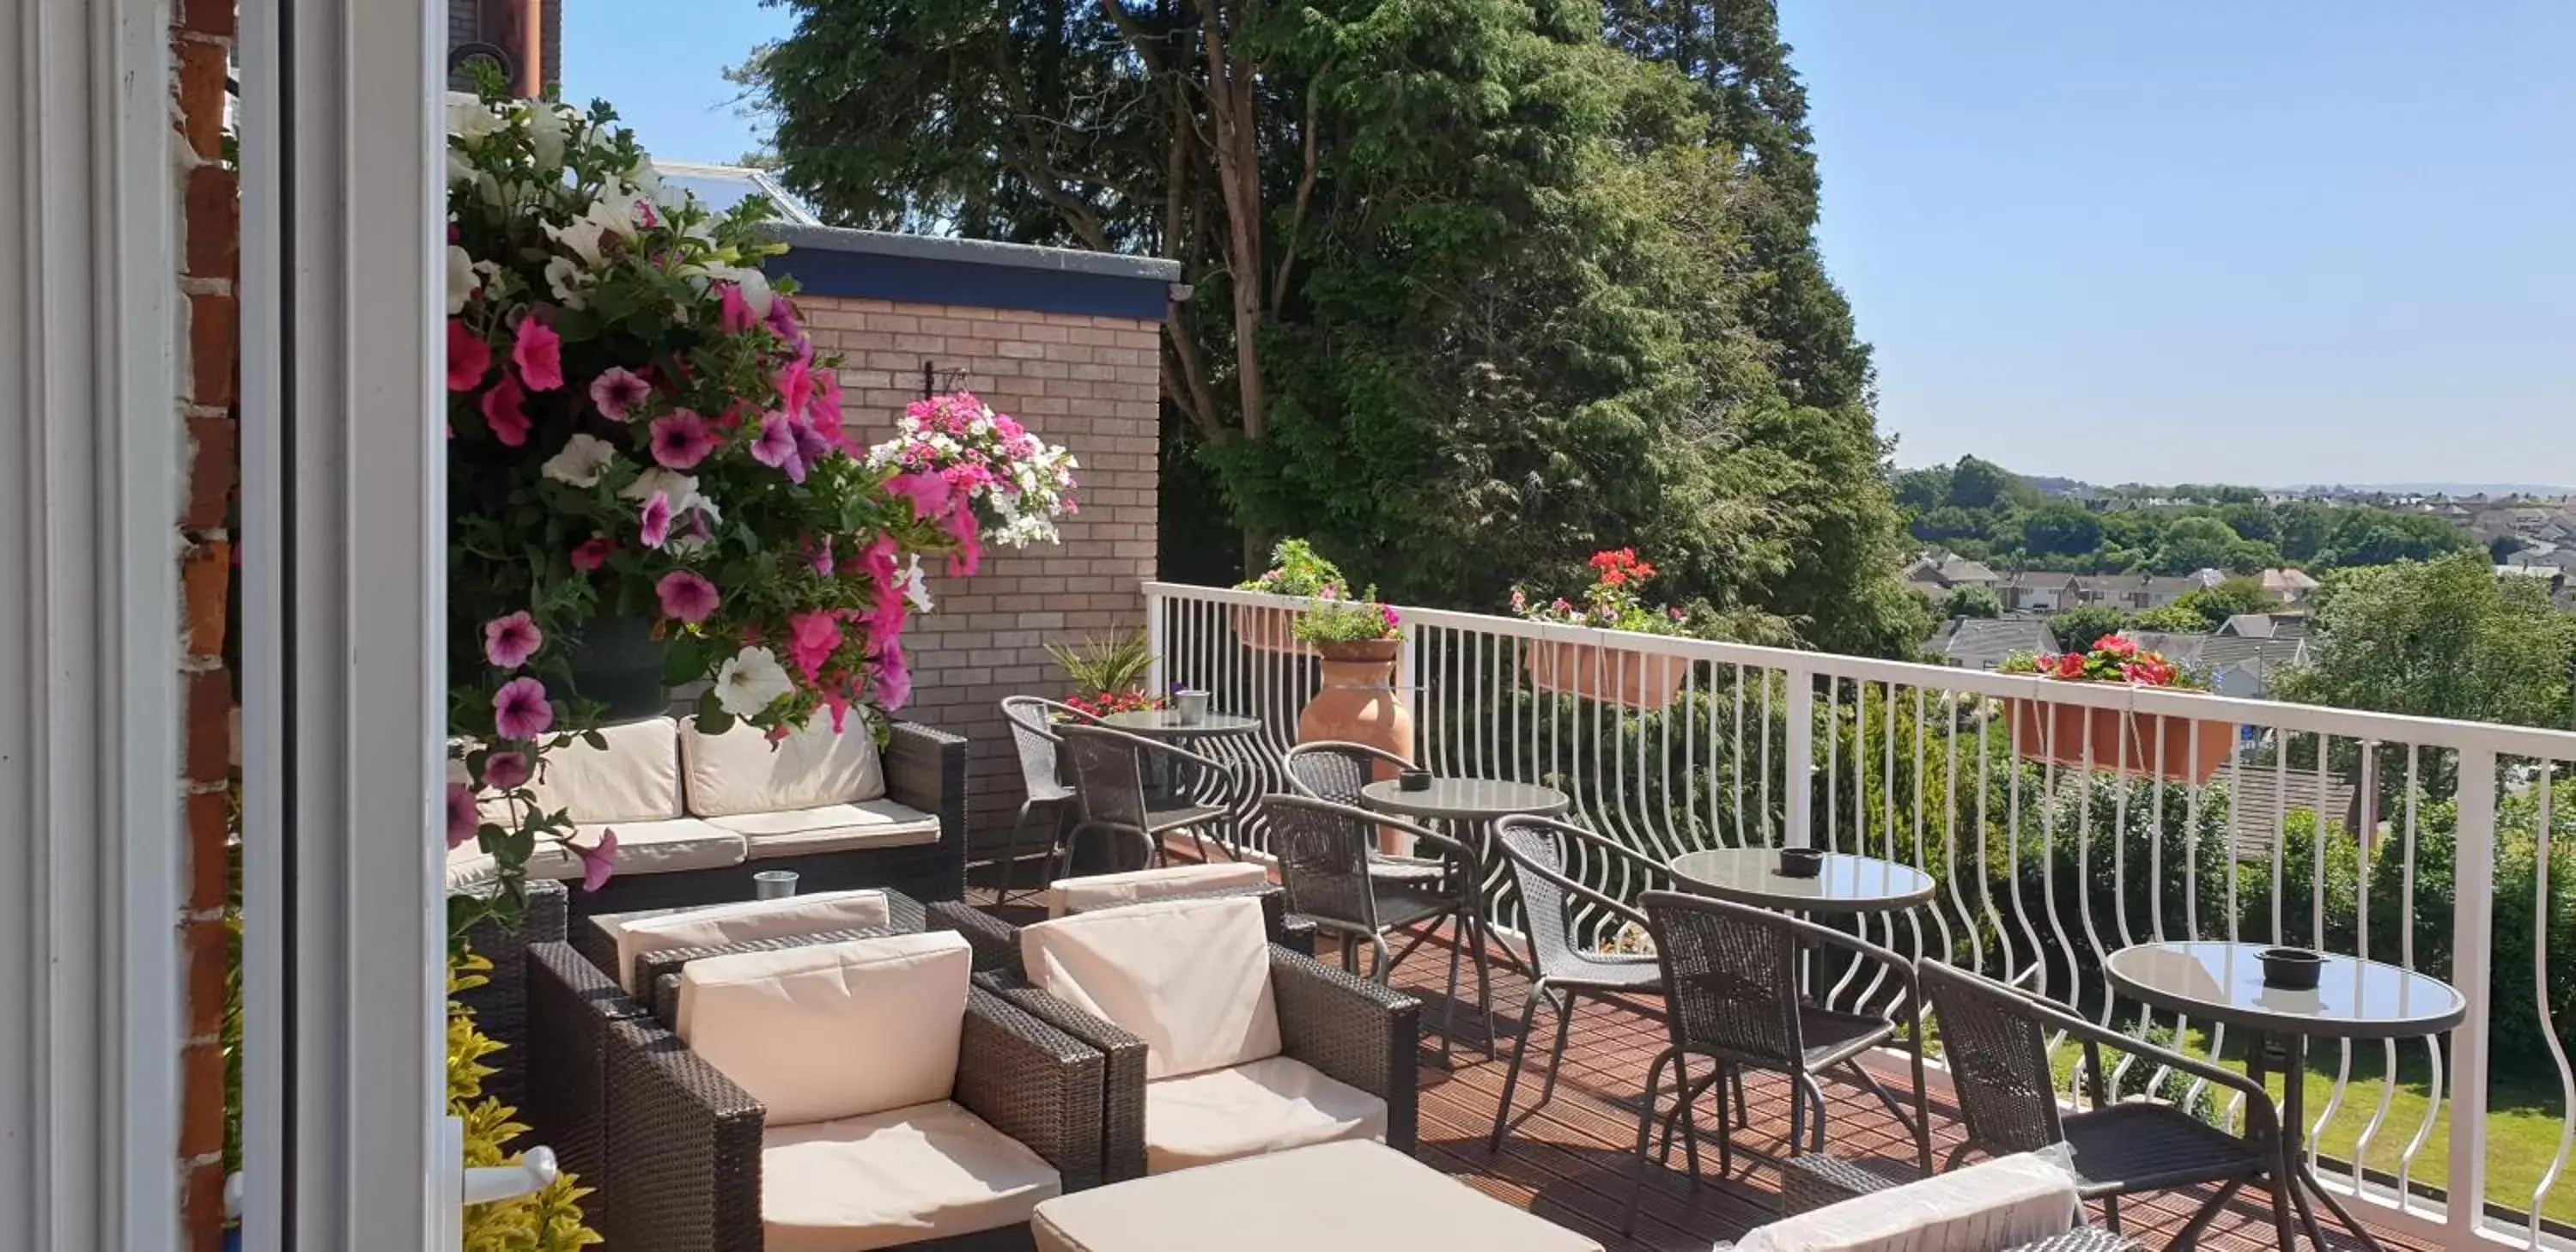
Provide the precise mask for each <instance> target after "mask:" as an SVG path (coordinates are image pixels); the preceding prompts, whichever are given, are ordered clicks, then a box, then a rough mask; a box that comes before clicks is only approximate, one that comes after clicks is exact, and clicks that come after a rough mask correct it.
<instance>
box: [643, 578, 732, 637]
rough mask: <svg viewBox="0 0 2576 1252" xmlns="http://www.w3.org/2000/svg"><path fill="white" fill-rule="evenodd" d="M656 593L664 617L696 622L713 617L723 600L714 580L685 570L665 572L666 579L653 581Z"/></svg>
mask: <svg viewBox="0 0 2576 1252" xmlns="http://www.w3.org/2000/svg"><path fill="white" fill-rule="evenodd" d="M653 594H655V595H657V596H659V597H661V600H662V616H664V617H670V618H677V619H679V620H680V621H683V622H688V623H691V624H693V625H694V624H696V623H698V622H703V621H705V620H707V618H709V617H710V616H713V615H714V613H715V611H716V604H717V603H718V601H719V599H720V597H718V596H717V595H716V585H715V584H714V583H711V582H708V581H707V580H706V579H704V578H701V577H699V576H698V575H696V574H692V573H690V572H689V571H687V570H684V569H675V570H672V571H671V572H670V573H668V574H664V575H662V581H660V582H658V583H655V584H653Z"/></svg>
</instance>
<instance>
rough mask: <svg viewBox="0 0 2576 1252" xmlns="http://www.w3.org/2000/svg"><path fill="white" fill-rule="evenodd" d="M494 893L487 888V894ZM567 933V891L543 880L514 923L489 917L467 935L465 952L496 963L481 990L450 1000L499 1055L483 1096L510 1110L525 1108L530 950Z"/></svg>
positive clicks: (493, 1060)
mask: <svg viewBox="0 0 2576 1252" xmlns="http://www.w3.org/2000/svg"><path fill="white" fill-rule="evenodd" d="M490 890H492V888H486V889H485V892H486V893H487V894H488V892H489V891H490ZM564 933H565V920H564V885H563V884H562V883H559V882H548V881H545V880H543V879H539V880H537V881H534V882H531V883H529V884H528V888H527V898H526V901H525V903H524V904H523V905H522V906H521V908H520V912H519V917H518V920H517V921H516V922H515V923H504V922H502V921H501V920H500V919H498V918H492V917H486V918H484V919H482V920H481V921H478V922H476V923H474V925H473V926H472V927H471V928H469V929H468V930H467V931H466V932H465V947H466V949H467V950H468V951H470V952H472V953H474V954H475V955H477V956H480V957H482V958H483V959H485V960H487V961H490V962H491V963H492V968H491V969H489V970H487V971H485V973H484V975H483V985H482V986H479V987H473V988H469V989H467V990H465V991H460V992H457V993H456V995H455V996H454V997H452V998H453V999H454V1000H455V1001H456V1003H458V1004H460V1005H463V1006H464V1007H465V1008H466V1009H468V1010H470V1011H472V1012H473V1014H474V1024H475V1026H476V1027H477V1028H478V1029H480V1030H481V1031H482V1032H483V1033H484V1035H485V1036H486V1037H488V1038H490V1039H491V1040H492V1041H493V1042H494V1043H497V1044H500V1045H501V1051H499V1052H497V1053H494V1054H493V1055H492V1056H490V1057H489V1058H487V1059H486V1063H487V1064H489V1065H491V1066H492V1073H491V1074H490V1075H489V1076H488V1077H486V1078H484V1080H483V1093H484V1094H485V1095H488V1096H491V1097H493V1098H495V1099H497V1100H499V1101H500V1102H501V1103H503V1104H507V1105H509V1106H510V1107H512V1108H517V1109H524V1108H525V1107H526V1104H527V1091H528V1067H529V1063H530V1061H529V1052H530V1049H529V1047H528V1039H529V1031H528V945H529V944H532V943H550V942H551V943H560V942H562V941H563V938H564Z"/></svg>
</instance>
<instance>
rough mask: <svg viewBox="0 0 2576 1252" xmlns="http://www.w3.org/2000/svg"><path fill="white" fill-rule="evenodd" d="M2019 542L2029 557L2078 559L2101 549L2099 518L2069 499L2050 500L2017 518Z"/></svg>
mask: <svg viewBox="0 0 2576 1252" xmlns="http://www.w3.org/2000/svg"><path fill="white" fill-rule="evenodd" d="M2021 542H2022V546H2023V547H2024V548H2026V549H2028V550H2029V552H2030V553H2031V555H2033V556H2081V555H2083V554H2085V553H2087V552H2091V551H2093V550H2094V549H2095V548H2098V547H2101V546H2102V519H2101V518H2100V517H2097V516H2095V515H2094V513H2093V511H2092V510H2091V509H2088V508H2085V507H2084V506H2083V505H2081V504H2077V503H2076V502H2074V501H2072V500H2050V501H2048V502H2046V503H2044V504H2041V505H2040V506H2039V507H2037V508H2034V509H2031V510H2030V511H2028V512H2026V513H2024V514H2022V515H2021Z"/></svg>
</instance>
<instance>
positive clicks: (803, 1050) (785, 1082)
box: [678, 931, 974, 1126]
mask: <svg viewBox="0 0 2576 1252" xmlns="http://www.w3.org/2000/svg"><path fill="white" fill-rule="evenodd" d="M973 972H974V951H973V949H972V948H970V947H968V946H967V943H966V939H965V937H964V936H962V935H959V934H957V933H956V932H954V931H932V932H929V933H926V934H912V935H890V936H888V937H886V938H883V939H859V940H853V941H850V942H847V943H827V944H817V945H815V946H813V947H806V948H785V949H781V950H779V951H775V952H744V953H739V954H736V955H731V956H715V957H708V958H707V959H705V960H701V961H691V962H689V964H688V965H687V966H685V967H684V968H682V970H681V971H680V997H679V1023H678V1031H679V1036H680V1038H681V1039H682V1040H683V1041H685V1042H686V1043H687V1044H688V1045H689V1047H690V1048H691V1049H692V1050H694V1051H696V1052H697V1054H698V1055H699V1056H700V1057H702V1058H704V1059H705V1060H706V1062H707V1063H708V1064H710V1065H713V1066H715V1067H716V1068H717V1069H718V1070H720V1071H722V1072H723V1073H724V1075H725V1077H727V1078H730V1079H732V1080H733V1081H734V1083H735V1085H737V1086H739V1087H741V1088H742V1089H743V1090H744V1091H745V1092H747V1093H749V1094H750V1096H751V1097H752V1098H753V1099H755V1100H758V1101H760V1102H761V1104H762V1105H763V1106H764V1107H765V1108H766V1109H767V1112H768V1117H767V1124H768V1125H770V1126H795V1125H800V1124H803V1123H806V1122H825V1121H831V1120H833V1119H835V1118H843V1117H859V1116H863V1115H865V1114H869V1113H882V1112H885V1111H886V1110H888V1109H899V1108H905V1107H908V1106H910V1105H915V1104H930V1103H935V1102H937V1101H941V1100H945V1099H947V1098H948V1094H949V1090H950V1089H951V1088H953V1087H954V1086H955V1085H956V1081H957V1041H958V1037H959V1035H960V1033H961V1032H962V1030H963V1028H964V1021H965V1016H966V986H967V979H968V978H969V977H970V976H971V975H972V974H973Z"/></svg>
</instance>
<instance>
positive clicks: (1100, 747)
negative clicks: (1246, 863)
mask: <svg viewBox="0 0 2576 1252" xmlns="http://www.w3.org/2000/svg"><path fill="white" fill-rule="evenodd" d="M1056 733H1057V734H1058V735H1059V736H1060V737H1061V738H1062V739H1063V741H1064V748H1063V752H1064V759H1065V764H1066V765H1067V766H1068V767H1070V768H1071V769H1072V771H1073V796H1074V809H1075V811H1076V813H1077V814H1078V815H1079V818H1078V820H1077V821H1075V823H1074V826H1073V831H1072V833H1071V834H1069V835H1067V836H1065V841H1064V851H1063V852H1062V854H1060V855H1059V856H1058V857H1057V861H1056V873H1057V875H1058V876H1062V875H1064V874H1065V873H1067V872H1069V871H1070V870H1071V868H1072V866H1073V853H1074V849H1075V848H1076V847H1077V846H1078V845H1080V844H1081V842H1082V837H1083V836H1084V835H1086V834H1105V835H1110V836H1113V837H1120V836H1123V837H1126V838H1131V839H1133V840H1135V841H1136V843H1137V844H1138V845H1139V846H1140V847H1141V848H1142V850H1143V853H1144V864H1146V865H1153V864H1158V863H1160V862H1161V861H1162V859H1163V836H1165V835H1168V834H1170V833H1172V832H1173V831H1187V832H1188V833H1189V836H1190V840H1191V842H1193V843H1195V844H1197V845H1198V849H1199V855H1200V856H1201V857H1202V858H1204V857H1205V856H1206V855H1207V839H1206V837H1205V836H1204V835H1202V834H1201V833H1200V828H1201V827H1205V826H1210V825H1215V824H1218V823H1222V822H1228V821H1231V820H1232V819H1233V818H1234V815H1235V811H1236V808H1237V805H1238V803H1239V797H1240V796H1241V794H1242V793H1243V791H1244V790H1245V784H1244V781H1243V771H1242V770H1241V768H1240V767H1238V766H1234V765H1230V764H1227V763H1226V762H1224V761H1220V760H1217V759H1215V758H1214V757H1208V756H1201V755H1200V754H1198V753H1196V752H1192V751H1190V750H1189V749H1187V748H1182V747H1176V746H1174V745H1172V744H1168V743H1164V742H1161V741H1159V740H1154V739H1147V738H1145V737H1144V736H1142V735H1131V734H1128V733H1127V732H1125V731H1123V730H1112V729H1110V728H1109V727H1106V726H1083V725H1067V726H1059V727H1057V728H1056ZM1148 756H1153V757H1156V758H1159V759H1160V760H1162V761H1163V762H1165V763H1166V764H1178V765H1191V766H1196V767H1198V768H1199V769H1202V770H1205V771H1207V774H1206V777H1207V778H1209V779H1212V780H1214V786H1215V789H1216V790H1217V792H1218V793H1219V794H1218V795H1217V797H1216V799H1217V800H1218V802H1217V803H1213V804H1208V803H1183V804H1179V805H1175V806H1172V807H1168V808H1159V809H1158V808H1153V807H1151V806H1150V805H1148V803H1147V802H1146V799H1145V766H1144V762H1145V758H1146V757H1148ZM1204 786H1205V785H1204V784H1203V785H1202V790H1204ZM1217 843H1218V844H1219V845H1220V846H1224V847H1225V848H1226V853H1227V855H1229V856H1232V857H1233V858H1234V859H1236V860H1242V859H1243V858H1242V856H1241V855H1240V854H1239V853H1237V852H1236V851H1235V849H1234V848H1233V847H1232V846H1231V845H1228V844H1227V842H1226V839H1225V837H1224V836H1223V835H1222V834H1220V835H1219V836H1218V837H1217Z"/></svg>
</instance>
